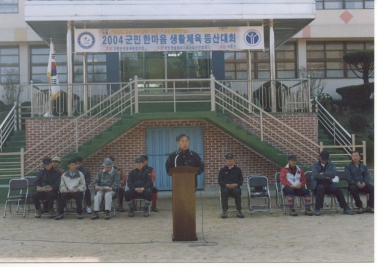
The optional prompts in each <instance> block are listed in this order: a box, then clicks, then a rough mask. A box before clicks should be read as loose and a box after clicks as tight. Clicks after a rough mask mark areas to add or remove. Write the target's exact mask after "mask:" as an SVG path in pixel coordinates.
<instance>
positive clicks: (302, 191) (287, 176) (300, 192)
mask: <svg viewBox="0 0 377 267" xmlns="http://www.w3.org/2000/svg"><path fill="white" fill-rule="evenodd" d="M296 161H297V158H296V156H295V155H290V156H288V164H287V165H286V166H285V167H284V168H283V169H281V171H280V183H281V187H282V190H283V193H284V195H286V196H287V200H288V206H289V209H290V210H291V211H290V215H291V216H297V215H298V214H297V212H296V210H295V209H294V208H293V207H294V200H295V196H303V197H304V200H305V215H308V216H313V212H312V211H311V209H310V192H309V190H308V189H306V188H305V184H306V178H305V174H304V171H303V170H302V169H300V168H299V167H298V166H296Z"/></svg>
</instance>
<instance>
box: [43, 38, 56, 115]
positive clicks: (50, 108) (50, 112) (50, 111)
mask: <svg viewBox="0 0 377 267" xmlns="http://www.w3.org/2000/svg"><path fill="white" fill-rule="evenodd" d="M51 45H52V38H51V37H50V51H51ZM50 57H51V55H50V53H49V60H50ZM49 91H50V107H49V114H46V115H47V116H45V117H54V114H53V113H52V112H53V111H52V104H53V100H52V89H51V79H50V83H49Z"/></svg>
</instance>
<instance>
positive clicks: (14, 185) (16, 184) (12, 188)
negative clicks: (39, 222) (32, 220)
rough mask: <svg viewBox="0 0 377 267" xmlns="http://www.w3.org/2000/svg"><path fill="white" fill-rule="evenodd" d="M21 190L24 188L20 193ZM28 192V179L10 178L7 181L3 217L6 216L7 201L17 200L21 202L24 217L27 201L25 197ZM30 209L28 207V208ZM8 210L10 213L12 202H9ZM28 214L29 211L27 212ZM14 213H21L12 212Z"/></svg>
mask: <svg viewBox="0 0 377 267" xmlns="http://www.w3.org/2000/svg"><path fill="white" fill-rule="evenodd" d="M21 190H25V191H24V192H25V193H23V194H20V191H21ZM28 194H29V186H28V180H26V179H12V180H10V181H9V189H8V196H7V198H6V200H5V207H4V218H5V217H6V216H7V215H6V212H7V204H8V202H12V201H14V202H17V203H19V202H20V201H22V202H23V210H24V212H23V216H24V217H25V215H26V203H27V198H28ZM29 210H30V208H29ZM9 212H10V214H13V213H12V204H11V203H10V204H9ZM27 214H29V212H28V213H27ZM14 215H21V214H17V213H16V214H14Z"/></svg>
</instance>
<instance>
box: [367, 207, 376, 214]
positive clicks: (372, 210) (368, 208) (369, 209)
mask: <svg viewBox="0 0 377 267" xmlns="http://www.w3.org/2000/svg"><path fill="white" fill-rule="evenodd" d="M365 212H368V213H374V208H372V207H370V206H367V208H366V209H365Z"/></svg>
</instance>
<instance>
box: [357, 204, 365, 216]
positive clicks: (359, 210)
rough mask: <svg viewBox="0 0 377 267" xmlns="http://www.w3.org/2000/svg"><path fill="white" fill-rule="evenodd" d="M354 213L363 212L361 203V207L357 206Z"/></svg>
mask: <svg viewBox="0 0 377 267" xmlns="http://www.w3.org/2000/svg"><path fill="white" fill-rule="evenodd" d="M356 213H357V214H363V213H364V207H363V205H361V207H357V208H356Z"/></svg>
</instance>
